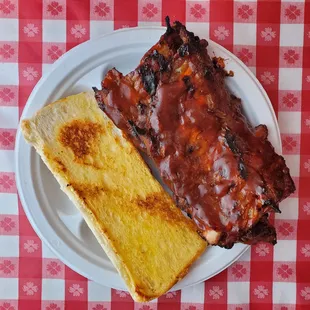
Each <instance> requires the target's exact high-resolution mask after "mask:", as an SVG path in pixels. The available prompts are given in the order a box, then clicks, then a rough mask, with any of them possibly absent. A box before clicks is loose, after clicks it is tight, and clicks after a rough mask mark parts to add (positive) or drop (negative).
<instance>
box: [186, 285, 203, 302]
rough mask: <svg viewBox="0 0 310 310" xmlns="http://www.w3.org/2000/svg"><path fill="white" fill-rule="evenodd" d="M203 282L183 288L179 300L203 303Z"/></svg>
mask: <svg viewBox="0 0 310 310" xmlns="http://www.w3.org/2000/svg"><path fill="white" fill-rule="evenodd" d="M204 292H205V285H204V282H202V283H199V284H196V285H194V286H190V287H187V288H184V289H183V290H182V291H181V302H187V303H204Z"/></svg>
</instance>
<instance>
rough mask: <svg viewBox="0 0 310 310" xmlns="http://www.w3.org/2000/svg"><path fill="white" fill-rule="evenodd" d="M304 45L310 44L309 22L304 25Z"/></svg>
mask: <svg viewBox="0 0 310 310" xmlns="http://www.w3.org/2000/svg"><path fill="white" fill-rule="evenodd" d="M304 46H310V24H305V25H304Z"/></svg>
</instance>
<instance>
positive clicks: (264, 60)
mask: <svg viewBox="0 0 310 310" xmlns="http://www.w3.org/2000/svg"><path fill="white" fill-rule="evenodd" d="M278 57H279V51H278V49H277V48H274V47H273V46H259V47H257V48H256V65H257V67H265V68H278V66H279V62H278Z"/></svg>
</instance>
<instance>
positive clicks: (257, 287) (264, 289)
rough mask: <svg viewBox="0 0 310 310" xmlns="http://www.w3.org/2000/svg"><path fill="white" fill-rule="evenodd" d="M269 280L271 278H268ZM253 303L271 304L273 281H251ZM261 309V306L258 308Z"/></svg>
mask: <svg viewBox="0 0 310 310" xmlns="http://www.w3.org/2000/svg"><path fill="white" fill-rule="evenodd" d="M268 280H269V279H268ZM250 294H251V297H250V298H251V299H250V300H251V303H252V302H253V303H259V304H271V303H272V285H271V282H263V281H259V282H255V281H253V282H251V292H250ZM258 309H259V308H258Z"/></svg>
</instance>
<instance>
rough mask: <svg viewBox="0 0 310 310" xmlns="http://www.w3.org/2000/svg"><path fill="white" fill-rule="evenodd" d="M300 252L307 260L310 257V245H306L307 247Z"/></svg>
mask: <svg viewBox="0 0 310 310" xmlns="http://www.w3.org/2000/svg"><path fill="white" fill-rule="evenodd" d="M300 252H301V254H302V255H303V256H304V257H306V258H308V257H310V244H309V243H307V244H305V245H304V246H303V247H302V248H301V249H300Z"/></svg>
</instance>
